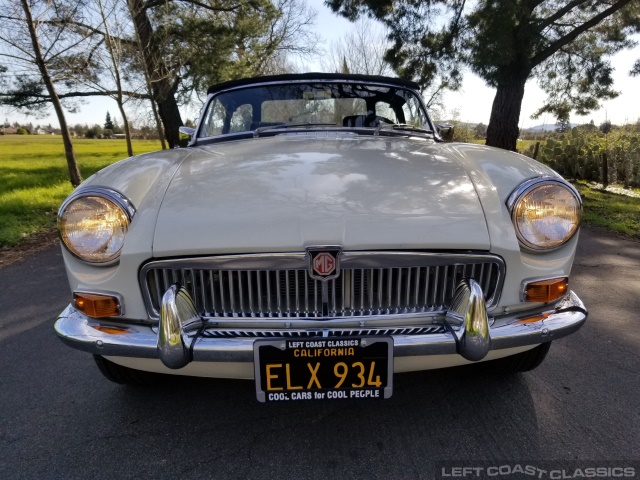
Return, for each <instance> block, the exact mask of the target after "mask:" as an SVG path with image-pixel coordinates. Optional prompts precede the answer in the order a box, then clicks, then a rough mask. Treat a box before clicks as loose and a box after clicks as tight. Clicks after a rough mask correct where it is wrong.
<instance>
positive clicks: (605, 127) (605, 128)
mask: <svg viewBox="0 0 640 480" xmlns="http://www.w3.org/2000/svg"><path fill="white" fill-rule="evenodd" d="M612 128H613V125H612V124H611V121H610V120H605V121H604V122H602V123H601V124H600V127H599V130H600V131H601V132H602V133H604V134H607V133H609V132H611V130H612Z"/></svg>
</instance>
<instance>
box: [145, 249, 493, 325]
mask: <svg viewBox="0 0 640 480" xmlns="http://www.w3.org/2000/svg"><path fill="white" fill-rule="evenodd" d="M340 261H341V274H340V276H339V277H338V278H336V279H335V280H329V281H326V282H322V281H319V280H313V279H311V278H310V277H309V274H308V257H307V256H306V254H305V253H273V254H249V255H224V256H215V257H195V258H193V257H189V258H178V259H171V260H159V261H151V262H149V263H147V264H145V265H143V267H142V268H141V270H140V285H141V288H142V292H143V295H144V300H145V304H146V307H147V312H148V314H149V316H150V318H151V319H153V320H156V319H158V317H159V313H158V312H159V302H160V299H161V298H162V295H163V294H164V292H165V291H166V290H167V289H168V288H169V286H170V285H171V284H173V283H179V284H181V285H183V286H184V287H185V288H186V289H187V291H188V292H189V293H190V295H191V296H192V298H193V300H194V303H195V305H196V310H197V311H198V313H199V314H200V315H201V316H202V317H203V318H204V319H205V320H206V321H207V322H208V324H209V326H211V327H216V328H223V329H224V332H231V331H233V332H236V333H238V334H239V335H240V336H242V333H239V332H242V331H243V330H244V329H247V328H249V329H252V331H254V333H255V334H256V335H258V334H259V332H256V330H263V329H269V330H270V331H275V330H277V329H281V328H284V329H291V328H304V329H311V330H313V329H322V330H324V329H327V328H332V329H335V328H338V327H340V328H341V329H342V328H344V329H346V330H348V331H353V332H355V331H366V329H368V328H375V329H382V330H386V329H387V328H389V327H393V329H399V330H402V329H409V330H408V332H409V334H411V333H415V332H413V331H412V330H413V329H414V328H415V327H417V326H425V325H428V324H434V325H435V324H439V323H440V321H441V319H442V316H443V315H444V313H445V312H446V310H447V308H448V306H449V303H450V301H451V297H452V295H453V291H454V290H455V287H456V286H457V283H458V282H459V281H460V279H461V278H463V277H471V278H474V279H475V280H476V281H477V282H478V283H479V284H480V285H481V287H482V290H483V292H484V294H485V298H486V303H487V309H488V310H489V311H491V310H492V309H493V308H495V306H496V305H497V304H498V300H499V296H500V292H501V291H502V284H503V282H504V274H505V265H504V262H503V260H502V259H501V258H500V257H498V256H496V255H492V254H487V253H476V252H465V253H458V252H404V251H399V252H398V251H391V252H390V251H380V252H370V251H367V252H343V253H342V256H341V258H340ZM323 288H324V292H323ZM323 298H324V299H325V300H326V301H325V302H323ZM333 331H337V330H333ZM247 332H248V331H247ZM391 334H393V333H391ZM399 334H402V333H399ZM224 335H226V333H224ZM267 336H268V335H267Z"/></svg>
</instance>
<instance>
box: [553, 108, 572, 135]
mask: <svg viewBox="0 0 640 480" xmlns="http://www.w3.org/2000/svg"><path fill="white" fill-rule="evenodd" d="M570 115H571V107H570V106H569V104H568V103H566V102H565V103H563V104H562V105H559V106H558V108H557V109H556V132H559V133H564V132H566V131H567V130H571V122H570V121H569V116H570Z"/></svg>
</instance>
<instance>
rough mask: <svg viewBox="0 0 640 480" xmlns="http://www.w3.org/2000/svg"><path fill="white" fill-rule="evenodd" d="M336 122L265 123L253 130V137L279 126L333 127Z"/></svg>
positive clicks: (276, 128)
mask: <svg viewBox="0 0 640 480" xmlns="http://www.w3.org/2000/svg"><path fill="white" fill-rule="evenodd" d="M336 125H337V123H330V122H305V123H281V124H279V125H267V126H264V127H258V128H256V129H255V130H254V131H253V138H257V137H259V136H260V134H261V133H262V132H266V131H269V130H278V129H280V128H296V127H335V126H336Z"/></svg>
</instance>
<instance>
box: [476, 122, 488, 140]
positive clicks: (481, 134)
mask: <svg viewBox="0 0 640 480" xmlns="http://www.w3.org/2000/svg"><path fill="white" fill-rule="evenodd" d="M473 131H474V133H475V135H476V138H477V139H483V138H487V126H486V125H485V124H484V123H482V122H481V123H479V124H477V125H476V126H475V127H474V129H473Z"/></svg>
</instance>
